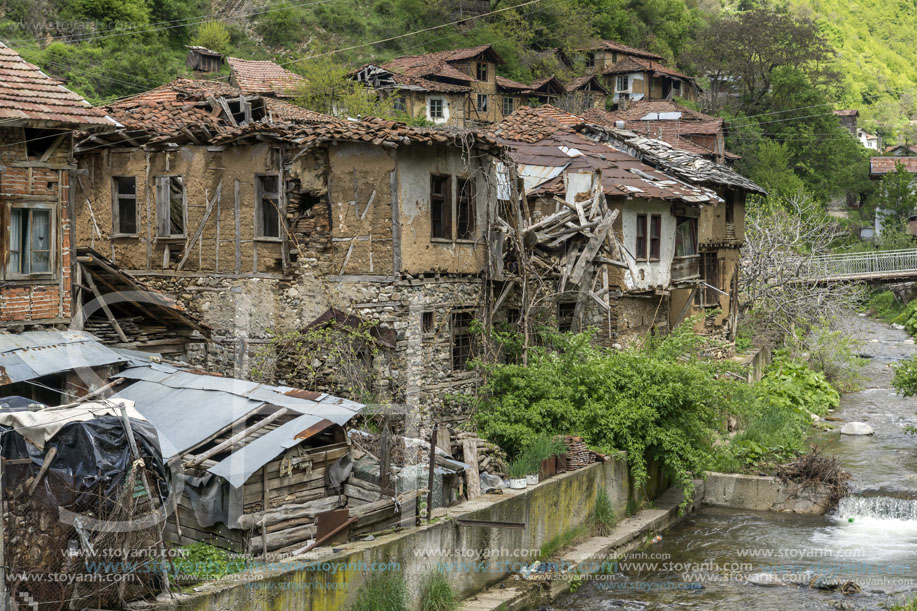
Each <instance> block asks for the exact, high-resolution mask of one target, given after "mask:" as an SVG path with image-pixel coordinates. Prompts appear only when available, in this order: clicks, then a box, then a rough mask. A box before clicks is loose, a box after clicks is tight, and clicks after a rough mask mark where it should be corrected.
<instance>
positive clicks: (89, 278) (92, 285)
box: [85, 269, 128, 342]
mask: <svg viewBox="0 0 917 611" xmlns="http://www.w3.org/2000/svg"><path fill="white" fill-rule="evenodd" d="M85 278H86V284H88V285H89V290H91V291H92V294H93V295H95V298H96V300H97V301H98V302H99V305H100V306H102V311H103V312H104V313H105V317H106V318H108V322H109V323H110V324H111V326H112V328H113V329H114V330H115V333H117V334H118V337H119V338H120V339H121V341H122V342H126V341H128V340H127V336H126V335H125V334H124V330H122V329H121V325H119V324H118V321H117V319H115V316H114V314H112V313H111V309H109V307H108V304H107V303H106V302H105V298H104V297H102V295H101V293H99V289H98V288H96V283H95V282H93V280H92V272H90V271H89V270H88V269H87V270H86V275H85Z"/></svg>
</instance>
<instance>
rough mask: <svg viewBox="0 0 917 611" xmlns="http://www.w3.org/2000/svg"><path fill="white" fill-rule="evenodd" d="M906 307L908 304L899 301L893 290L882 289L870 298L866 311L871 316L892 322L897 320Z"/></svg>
mask: <svg viewBox="0 0 917 611" xmlns="http://www.w3.org/2000/svg"><path fill="white" fill-rule="evenodd" d="M906 307H907V304H904V303H901V302H900V301H898V298H897V297H895V294H894V293H892V292H891V291H881V292H879V293H875V294H874V295H872V297H870V298H869V304H868V305H867V306H866V311H867V313H868V314H869V315H870V316H873V317H875V318H878V319H879V320H883V321H885V322H887V323H892V322H897V320H898V318H899V317H900V316H901V314H902V313H903V312H904V310H905V308H906Z"/></svg>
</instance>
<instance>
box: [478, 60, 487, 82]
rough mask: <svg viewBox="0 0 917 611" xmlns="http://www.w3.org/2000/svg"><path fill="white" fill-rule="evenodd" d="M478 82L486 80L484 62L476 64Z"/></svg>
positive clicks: (485, 65)
mask: <svg viewBox="0 0 917 611" xmlns="http://www.w3.org/2000/svg"><path fill="white" fill-rule="evenodd" d="M478 80H479V81H486V80H487V64H486V63H484V62H478Z"/></svg>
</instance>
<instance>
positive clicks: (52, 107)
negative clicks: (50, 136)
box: [0, 43, 114, 127]
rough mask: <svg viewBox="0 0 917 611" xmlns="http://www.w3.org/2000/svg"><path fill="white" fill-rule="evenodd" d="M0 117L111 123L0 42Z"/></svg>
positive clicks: (56, 122)
mask: <svg viewBox="0 0 917 611" xmlns="http://www.w3.org/2000/svg"><path fill="white" fill-rule="evenodd" d="M0 119H4V120H5V121H15V120H23V121H43V122H47V123H48V125H49V126H51V125H60V126H69V127H93V126H102V125H108V126H111V125H114V122H113V121H112V120H111V119H109V118H108V117H106V116H105V113H104V112H102V111H101V110H99V109H96V108H93V107H92V106H91V105H90V104H89V102H87V101H86V100H84V99H83V98H81V97H80V96H78V95H77V94H75V93H73V92H72V91H70V90H69V89H67V88H66V87H64V86H63V85H61V84H60V82H58V81H56V80H54V79H52V78H51V77H49V76H48V75H46V74H45V73H44V72H42V71H41V70H39V68H38V66H35V65H33V64H30V63H28V62H27V61H25V60H24V59H22V57H21V56H20V55H19V54H18V53H16V52H15V51H13V50H12V49H10V48H9V47H7V46H6V45H4V44H2V43H0Z"/></svg>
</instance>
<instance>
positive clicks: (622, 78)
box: [615, 75, 630, 91]
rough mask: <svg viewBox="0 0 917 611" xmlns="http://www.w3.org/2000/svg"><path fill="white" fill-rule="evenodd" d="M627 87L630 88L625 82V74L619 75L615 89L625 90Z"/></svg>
mask: <svg viewBox="0 0 917 611" xmlns="http://www.w3.org/2000/svg"><path fill="white" fill-rule="evenodd" d="M628 89H630V84H629V83H628V82H627V76H626V75H625V76H619V77H618V79H617V84H616V85H615V91H627V90H628Z"/></svg>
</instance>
